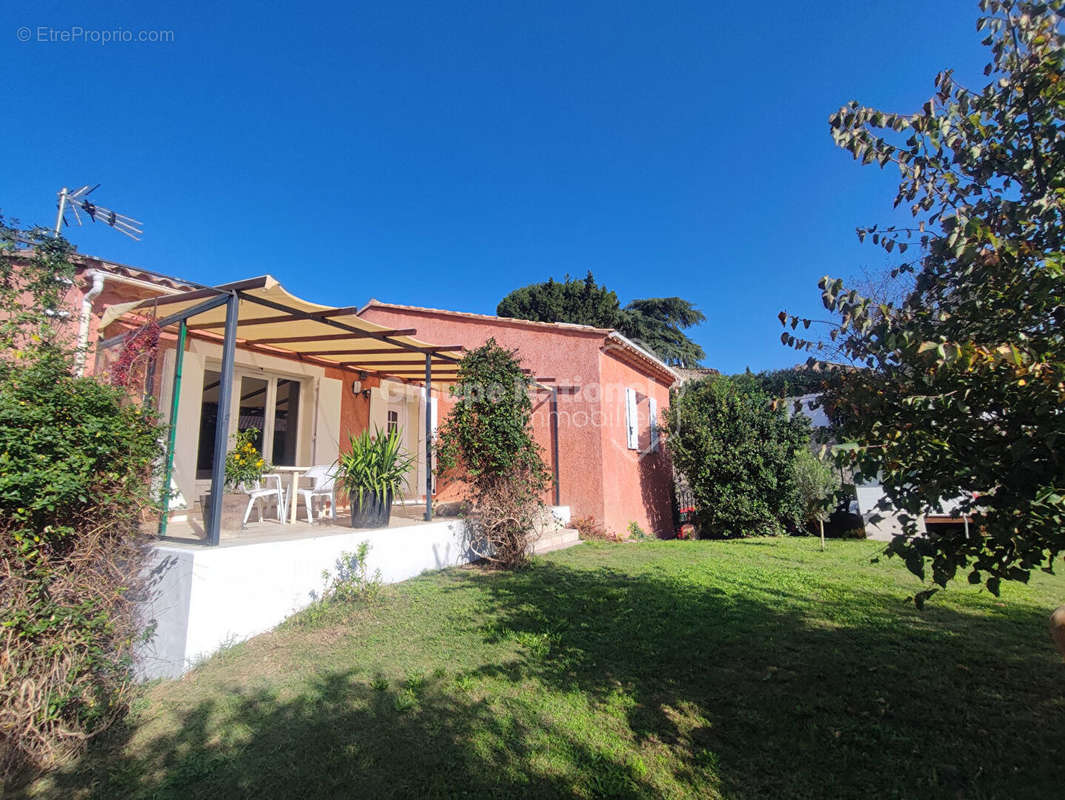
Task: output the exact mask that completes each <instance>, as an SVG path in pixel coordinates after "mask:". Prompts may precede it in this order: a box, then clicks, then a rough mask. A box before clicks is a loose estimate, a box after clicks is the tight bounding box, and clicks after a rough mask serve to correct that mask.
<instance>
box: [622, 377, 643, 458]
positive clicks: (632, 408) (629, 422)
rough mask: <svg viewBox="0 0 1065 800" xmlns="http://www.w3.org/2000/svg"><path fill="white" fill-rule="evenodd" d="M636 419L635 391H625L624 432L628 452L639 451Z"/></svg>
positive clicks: (638, 433)
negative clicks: (626, 438)
mask: <svg viewBox="0 0 1065 800" xmlns="http://www.w3.org/2000/svg"><path fill="white" fill-rule="evenodd" d="M637 420H638V417H637V415H636V390H635V389H626V390H625V432H626V434H627V437H628V444H629V449H630V450H639V449H640V431H639V428H637V427H636V426H637Z"/></svg>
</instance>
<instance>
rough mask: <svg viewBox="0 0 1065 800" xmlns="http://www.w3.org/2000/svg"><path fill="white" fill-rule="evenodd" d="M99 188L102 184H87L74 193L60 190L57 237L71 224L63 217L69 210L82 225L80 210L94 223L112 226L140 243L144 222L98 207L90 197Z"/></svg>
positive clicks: (56, 219)
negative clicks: (68, 209) (64, 227)
mask: <svg viewBox="0 0 1065 800" xmlns="http://www.w3.org/2000/svg"><path fill="white" fill-rule="evenodd" d="M99 187H100V184H96V186H92V187H90V186H89V185H88V184H85V185H84V186H82V187H81V188H80V189H75V190H74V191H73V192H72V191H70V190H69V189H67V187H66V186H64V187H63V188H62V189H60V190H59V213H58V214H56V218H55V235H56V236H58V235H59V232H60V230H62V228H63V226H64V225H69V224H70V223H69V222H67V219H66V217H65V216H64V215H63V212H65V211H66V210H67V208H70V210H71V211H73V212H74V219H76V220H77V222H78V225H81V215H80V214H78V209H79V208H80V209H81V210H82V211H84V212H85V213H86V214H87V215H88V217H89V219H91V220H92V221H93V222H103V223H105V224H107V225H110V226H111V227H112V228H114V229H115V230H116V231H118V232H119V233H122V234H125V235H126V236H128V237H129V238H130V239H133V240H135V241H138V242H139V241H140V240H141V236H143V235H144V231H143V230H142V229H141V226H142V225H143V223H142V222H138V221H137V220H135V219H133V217H127V216H126V215H125V214H118V213H116V212H114V211H112V210H111V209H109V208H104V207H103V206H98V205H96V204H95V203H93V202H92V201H90V200H89V199H88V198H89V195H90V194H92V193H93V192H95V191H96V190H97V189H98V188H99Z"/></svg>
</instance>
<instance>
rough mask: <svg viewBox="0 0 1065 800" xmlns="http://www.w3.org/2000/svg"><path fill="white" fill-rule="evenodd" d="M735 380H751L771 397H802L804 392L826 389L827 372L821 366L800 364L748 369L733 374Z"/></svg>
mask: <svg viewBox="0 0 1065 800" xmlns="http://www.w3.org/2000/svg"><path fill="white" fill-rule="evenodd" d="M732 377H733V379H734V380H751V381H753V382H754V383H755V384H756V385H757V386H759V387H760V388H761V390H762V391H763V392H765V393H766V394H768V395H769V396H770V397H775V398H783V397H800V396H802V395H804V394H816V393H818V392H821V391H823V390H824V389H825V386H826V377H827V374H826V372H825V370H823V369H821V368H820V367H819V366H817V365H814V366H809V365H806V364H800V365H797V366H794V367H789V368H787V369H773V370H763V371H762V372H751V370H750V369H748V370H747V371H746V372H745V373H742V374H740V375H733V376H732Z"/></svg>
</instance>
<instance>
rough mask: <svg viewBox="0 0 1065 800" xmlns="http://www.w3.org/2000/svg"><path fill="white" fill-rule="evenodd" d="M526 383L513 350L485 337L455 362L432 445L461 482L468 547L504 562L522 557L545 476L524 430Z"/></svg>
mask: <svg viewBox="0 0 1065 800" xmlns="http://www.w3.org/2000/svg"><path fill="white" fill-rule="evenodd" d="M530 386H531V379H530V378H529V377H528V376H527V375H526V374H525V373H524V372H522V369H521V362H520V361H519V360H518V357H517V354H516V353H514V352H511V351H509V350H505V349H503V348H502V347H500V346H499V345H498V344H497V343H496V341H495V339H489V340H488V341H487V342H486V343H485V344H484V345H483V346H481V347H479V348H477V349H476V350H473V351H471V352H469V353H467V354H466V355H465V356H463V358H462V360H461V361H460V362H459V374H458V381H457V383H456V384H455V386H453V387H452V388H451V394H452V395H453V396H454V397H456V398H457V402H456V404H455V406H454V408H453V409H452V410H451V413H450V414H448V417H447V419H446V420H444V423H443V425H442V426H441V428H440V432H439V439H438V445H437V453H438V456H439V460H438V464H439V466H438V470H439V474H440V475H441V476H443V477H447V476H456V477H461V478H462V479H464V480H465V481H466V484H467V487H468V496H467V500H468V502H469V505H470V507H471V508H472V513H471V514H470V515H469V516H468V517H467V524H468V525H469V527H470V528H471V534H472V535H471V537H470V540H471V546H472V547H473V548H474V549H475V551H476V552H477V554H478V555H480V556H481V557H482V558H484V559H486V560H487V561H488V562H489V563H492V564H495V565H497V566H500V567H506V568H514V567H518V566H521V565H522V564H524V563H525V562H526V561H527V560H528V554H529V545H530V543H531V542H530V537H531V535H532V532H533V529H534V526H535V524H536V522H537V518H538V516H539V515H540V514H541V513H542V511H543V507H544V503H543V499H542V495H543V492H544V490H545V489H546V487H547V484H548V478H549V473H548V470H547V468H546V467H545V466H544V462H543V458H542V457H541V455H540V447H539V445H537V444H536V442H535V441H534V440H533V437H532V401H531V399H530V398H529V391H530Z"/></svg>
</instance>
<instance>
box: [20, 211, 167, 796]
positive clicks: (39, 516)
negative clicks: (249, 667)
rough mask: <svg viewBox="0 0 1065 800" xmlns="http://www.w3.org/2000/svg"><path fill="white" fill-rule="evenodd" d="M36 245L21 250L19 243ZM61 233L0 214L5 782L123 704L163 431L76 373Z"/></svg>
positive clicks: (47, 759)
mask: <svg viewBox="0 0 1065 800" xmlns="http://www.w3.org/2000/svg"><path fill="white" fill-rule="evenodd" d="M26 244H28V245H31V246H33V247H34V248H35V249H34V252H33V253H32V255H30V256H29V257H20V258H16V257H15V255H14V253H13V250H14V248H15V246H16V245H26ZM73 275H74V269H73V266H72V264H71V263H70V259H69V249H68V246H67V245H66V243H65V242H64V241H63V240H61V239H53V238H52V237H50V236H47V235H45V234H43V233H40V232H29V233H24V232H20V231H16V230H14V229H13V228H10V227H7V226H4V225H3V223H2V220H0V304H2V306H0V316H2V318H3V319H2V322H0V585H2V586H3V591H2V592H0V631H2V636H3V647H4V651H3V654H2V656H0V774H2V776H3V780H4V783H5V786H10V785H11V784H12V783H15V782H18V781H19V780H20V779H21V778H25V777H29V776H30V775H31V774H32V773H33V772H34V771H36V770H39V769H42V768H46V767H48V766H49V765H50V764H52V763H53V762H54V761H55V759H57V758H59V757H62V756H65V755H67V754H69V753H71V752H73V751H75V750H76V749H77V748H79V747H80V746H82V745H83V743H84V742H85V741H86V739H87V738H89V737H91V736H92V735H94V734H96V733H98V732H99V731H101V730H103V729H104V728H106V727H107V726H108V724H109V723H111V722H112V721H113V720H114V719H116V718H117V717H118V716H119V715H121V714H122V713H123V712H124V711H125V710H126V708H127V701H128V698H129V690H130V687H131V685H132V672H131V665H132V658H133V650H134V647H135V645H136V643H137V642H138V640H139V639H140V638H141V635H140V632H139V630H138V624H137V617H136V599H137V597H138V590H139V589H141V578H140V575H141V565H142V563H143V553H144V542H145V540H144V539H143V538H142V537H141V536H140V535H139V533H138V531H137V526H138V521H139V519H140V515H141V513H142V511H143V510H144V509H145V508H146V507H147V506H148V504H149V498H148V486H149V483H150V481H149V478H150V472H151V467H152V463H153V460H154V459H155V458H156V457H157V455H158V435H159V431H158V428H157V427H156V425H155V423H154V420H153V417H152V415H151V414H149V413H148V412H146V411H144V410H143V409H141V408H140V407H138V406H137V405H134V404H131V403H129V402H128V398H127V397H126V396H125V395H124V393H123V392H122V391H121V390H119V389H117V388H114V387H110V386H104V385H102V384H100V383H98V382H96V381H94V380H91V379H87V378H75V377H74V376H73V375H72V373H71V369H72V366H73V352H72V351H71V349H70V348H69V347H67V346H66V343H65V341H64V338H63V334H64V328H63V327H62V324H61V321H62V320H63V319H64V316H63V309H62V303H61V301H62V297H63V295H64V294H65V292H66V290H67V289H68V288H69V286H70V282H71V280H72V278H73Z"/></svg>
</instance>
